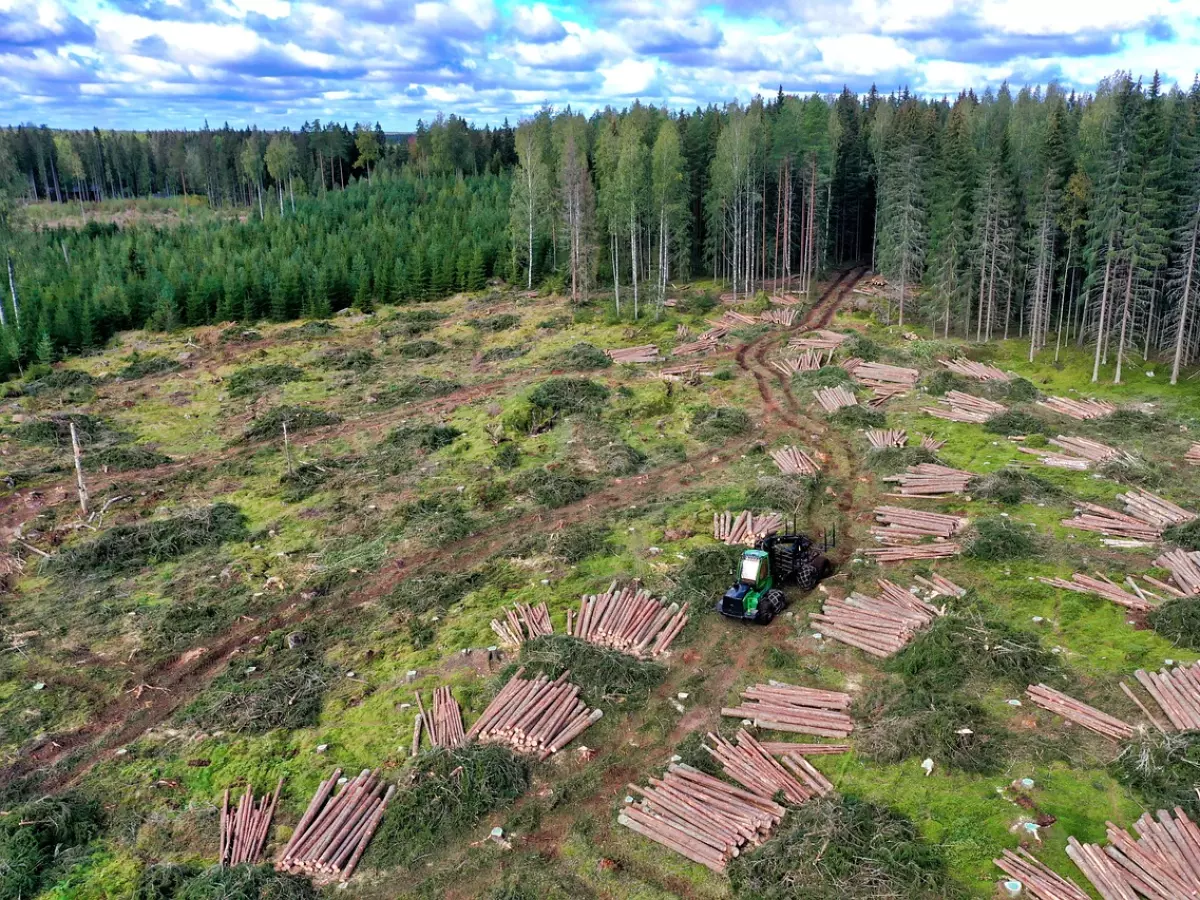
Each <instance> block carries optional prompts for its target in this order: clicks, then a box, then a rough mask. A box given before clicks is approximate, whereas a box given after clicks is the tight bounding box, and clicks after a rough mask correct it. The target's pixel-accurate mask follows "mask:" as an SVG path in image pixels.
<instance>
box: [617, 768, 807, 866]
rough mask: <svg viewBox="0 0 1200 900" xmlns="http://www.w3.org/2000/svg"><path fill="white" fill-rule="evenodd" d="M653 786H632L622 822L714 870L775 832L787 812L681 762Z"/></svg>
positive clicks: (630, 828)
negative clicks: (637, 796)
mask: <svg viewBox="0 0 1200 900" xmlns="http://www.w3.org/2000/svg"><path fill="white" fill-rule="evenodd" d="M649 781H650V786H649V787H640V786H638V785H635V784H630V785H629V786H628V787H629V790H630V791H631V792H632V793H634V794H638V795H640V796H641V797H642V799H641V800H640V801H638V800H635V799H634V798H632V797H630V798H627V800H626V805H625V808H624V809H623V810H622V811H621V815H620V816H619V817H618V818H617V822H619V823H620V824H621V825H624V826H625V827H626V828H628V829H629V830H630V831H634V832H637V833H638V834H640V835H642V836H643V837H647V838H649V839H650V840H652V841H654V842H656V843H659V844H662V845H663V846H664V847H667V848H668V849H670V850H674V851H675V852H676V853H678V854H680V855H681V856H685V857H687V858H688V859H690V860H692V861H693V862H697V863H699V864H700V865H702V866H707V867H708V868H709V869H711V870H712V871H714V872H724V871H725V865H726V864H727V863H728V862H729V860H731V859H733V857H735V856H737V855H739V854H740V853H741V852H742V850H744V849H746V848H753V847H757V846H758V845H759V844H761V843H762V842H763V841H765V840H766V839H767V838H768V837H770V835H771V831H772V829H774V827H775V826H776V825H778V824H779V822H780V820H781V819H782V818H783V814H784V812H786V810H785V809H784V807H782V806H780V805H779V804H777V803H775V801H773V800H771V799H770V798H766V799H764V798H762V797H759V796H758V795H757V794H754V793H752V792H751V791H746V790H742V789H740V788H736V787H734V786H733V785H731V784H729V783H728V782H725V781H722V780H721V779H719V778H714V777H713V776H711V775H706V774H704V773H703V772H701V771H700V770H699V769H694V768H692V767H691V766H687V765H683V764H682V763H674V764H672V765H671V767H670V768H669V769H668V770H667V772H666V774H665V775H663V777H662V778H651V779H649Z"/></svg>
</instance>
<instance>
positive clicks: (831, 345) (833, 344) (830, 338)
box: [788, 328, 850, 350]
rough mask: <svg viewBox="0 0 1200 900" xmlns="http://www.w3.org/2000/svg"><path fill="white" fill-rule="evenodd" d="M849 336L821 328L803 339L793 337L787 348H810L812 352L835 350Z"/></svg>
mask: <svg viewBox="0 0 1200 900" xmlns="http://www.w3.org/2000/svg"><path fill="white" fill-rule="evenodd" d="M849 337H850V335H848V334H839V333H838V332H836V331H826V330H825V329H823V328H821V329H818V330H817V331H814V332H811V333H810V334H808V335H805V336H804V337H794V338H792V339H791V340H790V341H788V346H789V347H801V348H804V349H808V348H811V349H813V350H836V349H837V348H838V347H840V346H842V344H844V343H845V342H846V341H847V339H849Z"/></svg>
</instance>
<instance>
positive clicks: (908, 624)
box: [809, 579, 943, 737]
mask: <svg viewBox="0 0 1200 900" xmlns="http://www.w3.org/2000/svg"><path fill="white" fill-rule="evenodd" d="M879 587H880V589H881V594H880V596H878V597H868V596H866V595H865V594H860V593H858V592H857V591H854V592H852V593H851V594H850V596H848V597H846V598H845V599H842V600H839V599H836V598H830V599H829V600H826V601H825V605H824V606H823V607H822V608H821V611H820V612H819V613H809V619H811V620H812V624H813V627H815V628H817V629H818V630H819V631H820V632H821V634H822V635H824V636H825V637H831V638H833V639H834V640H836V641H841V642H842V643H843V644H849V645H850V646H851V647H857V648H858V649H859V650H863V651H865V652H866V653H870V654H871V655H872V656H879V657H886V656H891V655H892V654H893V653H896V652H898V651H899V650H902V649H903V648H904V646H905V645H906V644H908V642H909V641H911V640H912V639H913V636H914V635H915V634H916V633H917V632H918V631H919V630H921V629H922V628H924V627H926V626H927V625H929V624H930V623H931V622H932V621H933V620H934V619H936V618H937V617H938V616H940V615H942V613H943V610H941V609H939V608H938V607H936V606H934V605H933V604H931V603H926V602H925V601H924V600H922V599H921V598H920V597H918V596H917V595H916V594H914V593H913V592H912V591H906V590H905V589H904V588H902V587H900V586H899V585H897V584H894V583H892V582H890V581H887V580H885V579H880V581H879ZM834 737H836V735H834Z"/></svg>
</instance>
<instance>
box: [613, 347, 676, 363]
mask: <svg viewBox="0 0 1200 900" xmlns="http://www.w3.org/2000/svg"><path fill="white" fill-rule="evenodd" d="M604 352H605V354H606V355H607V356H608V358H609V359H611V360H612V361H613V362H615V363H652V362H658V361H659V360H660V359H662V357H661V356H659V355H658V347H656V346H655V345H654V344H642V345H640V346H638V347H622V348H621V349H619V350H605V351H604Z"/></svg>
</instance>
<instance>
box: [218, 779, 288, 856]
mask: <svg viewBox="0 0 1200 900" xmlns="http://www.w3.org/2000/svg"><path fill="white" fill-rule="evenodd" d="M281 790H283V779H282V778H280V779H279V783H278V784H277V785H275V793H273V794H271V795H269V796H268V795H266V794H263V796H262V797H260V798H259V800H258V802H257V803H255V802H254V792H253V791H252V790H251V789H250V788H249V787H247V788H246V793H245V794H244V795H243V796H242V799H241V801H240V802H239V803H238V804H237V805H236V806H235V807H234V808H233V809H230V808H229V788H226V789H225V795H224V797H223V798H222V799H221V867H222V868H224V867H225V866H240V865H242V864H243V863H250V864H251V865H253V864H254V863H257V862H258V861H259V859H261V858H262V853H263V849H264V848H265V847H266V845H267V832H268V831H269V830H270V828H271V819H273V818H274V817H275V806H276V805H277V804H278V803H279V792H280V791H281Z"/></svg>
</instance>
